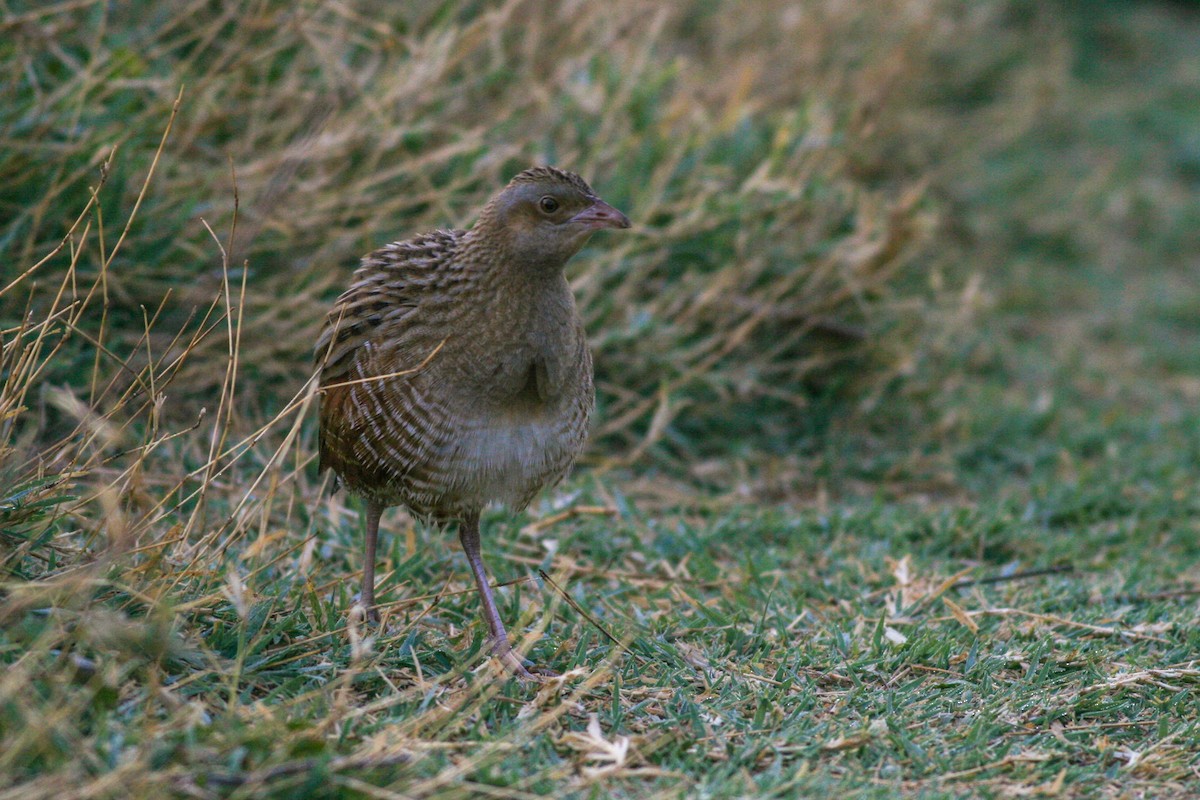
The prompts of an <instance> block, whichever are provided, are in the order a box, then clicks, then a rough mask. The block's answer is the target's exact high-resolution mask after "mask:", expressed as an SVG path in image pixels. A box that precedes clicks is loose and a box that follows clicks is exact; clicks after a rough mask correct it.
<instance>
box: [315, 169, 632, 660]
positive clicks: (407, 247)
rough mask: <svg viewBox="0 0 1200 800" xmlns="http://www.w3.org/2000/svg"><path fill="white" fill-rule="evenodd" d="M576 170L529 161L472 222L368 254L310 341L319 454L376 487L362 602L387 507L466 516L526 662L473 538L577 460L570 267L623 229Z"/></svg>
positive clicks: (500, 634) (577, 342)
mask: <svg viewBox="0 0 1200 800" xmlns="http://www.w3.org/2000/svg"><path fill="white" fill-rule="evenodd" d="M628 227H629V220H628V219H626V217H625V215H624V214H622V213H621V212H619V211H617V210H616V209H614V208H613V207H612V206H610V205H608V204H607V203H605V202H604V201H602V200H600V199H599V198H598V197H597V196H596V194H595V193H594V192H593V191H592V189H591V187H590V186H588V185H587V183H585V182H584V180H583V179H582V178H580V177H579V176H578V175H576V174H574V173H571V172H566V171H564V170H559V169H556V168H554V167H534V168H533V169H528V170H525V171H524V172H522V173H520V174H519V175H517V176H516V177H515V178H513V179H512V181H511V182H510V183H509V184H508V186H507V187H505V189H504V190H503V191H502V192H500V194H498V195H496V196H495V197H494V198H492V200H491V201H490V202H489V203H488V204H487V205H486V206H485V207H484V208H483V210H482V211H481V212H480V214H479V219H478V220H477V221H476V223H475V225H474V226H473V227H472V228H471V229H470V230H469V231H441V230H439V231H433V232H431V233H425V234H421V235H419V236H416V237H414V238H412V239H409V240H407V241H403V242H395V243H393V244H389V245H387V246H385V247H383V248H381V249H379V250H376V251H375V252H373V253H371V254H370V255H368V256H366V257H365V258H364V259H363V263H362V266H361V267H359V269H358V270H357V271H356V272H355V274H354V280H353V282H352V284H351V286H350V288H349V289H347V290H346V292H345V293H344V294H342V296H341V297H340V298H339V299H338V301H337V303H336V304H335V305H334V307H333V310H332V311H330V313H329V316H328V318H327V320H326V323H325V327H324V328H323V330H322V332H321V335H320V337H319V339H318V341H317V345H316V358H317V361H318V364H319V365H320V386H321V400H320V433H319V448H320V469H321V470H325V469H332V470H333V472H334V473H335V474H336V476H337V478H338V479H339V480H340V481H341V483H342V484H344V485H345V486H346V488H347V489H349V490H350V491H351V492H354V493H356V494H359V495H361V496H363V497H364V498H365V499H366V501H367V520H366V547H365V555H364V564H363V586H362V605H363V607H364V608H365V609H366V610H367V614H368V616H369V618H370V619H371V620H373V621H377V620H378V613H377V611H376V609H375V603H374V567H375V545H376V541H377V538H378V529H379V517H380V514H381V513H382V511H383V509H384V508H386V507H388V506H393V505H403V506H406V507H407V508H409V509H410V510H412V511H413V512H414V513H416V514H417V515H419V516H421V517H424V518H426V519H429V520H432V521H434V522H437V523H443V524H444V523H449V522H454V521H457V522H458V524H459V538H460V540H461V541H462V545H463V550H464V552H465V553H466V555H467V560H468V562H469V563H470V565H471V572H472V574H473V576H474V578H475V583H476V586H477V587H478V589H479V594H480V599H481V602H482V604H483V615H484V620H485V622H486V623H487V625H488V631H489V636H490V639H491V644H492V649H493V651H494V652H495V653H496V654H497V655H499V656H501V657H502V658H503V660H504V662H505V663H506V664H507V665H508V666H509V668H510V669H512V670H513V671H514V672H516V673H517V674H518V675H520V676H521V677H531V676H530V673H529V672H528V671H527V670H526V668H525V666H524V665H523V664H521V663H520V661H518V660H517V659H516V658H515V657H514V656H513V654H512V651H511V647H510V645H509V642H508V638H507V635H506V633H505V631H504V625H503V623H502V622H501V620H500V615H499V612H498V611H497V610H496V604H495V600H494V598H493V596H492V591H491V587H490V586H489V584H488V580H487V574H486V572H485V570H484V566H483V561H482V558H481V556H480V552H479V514H480V512H481V511H482V510H483V508H484V507H485V506H486V505H488V504H489V503H492V502H497V501H498V502H501V503H504V504H506V505H507V506H509V507H510V508H513V509H521V508H524V507H525V506H526V505H528V504H529V502H530V501H531V500H532V499H533V498H534V496H535V495H536V494H537V493H538V492H539V491H541V489H543V488H544V487H546V486H549V485H552V484H554V483H556V482H558V481H559V480H560V479H561V478H562V477H563V475H565V474H566V472H567V470H568V469H570V467H571V464H572V463H573V462H574V460H575V457H576V455H578V453H579V451H580V449H581V448H582V447H583V443H584V440H585V439H586V436H587V425H588V418H589V416H590V414H591V410H592V405H593V402H594V391H593V388H592V357H591V353H590V352H589V350H588V346H587V339H586V336H585V334H584V330H583V322H582V320H581V319H580V317H579V312H578V311H577V310H576V308H575V299H574V297H573V296H572V294H571V290H570V287H569V286H568V284H567V281H566V277H565V276H564V275H563V267H564V265H565V264H566V262H567V260H568V259H570V258H571V256H573V255H574V254H575V253H576V252H578V251H579V249H580V248H581V247H582V246H583V244H584V242H585V241H587V239H588V237H589V236H590V235H591V234H592V233H593V232H595V231H596V230H599V229H602V228H628Z"/></svg>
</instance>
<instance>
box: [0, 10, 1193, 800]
mask: <svg viewBox="0 0 1200 800" xmlns="http://www.w3.org/2000/svg"><path fill="white" fill-rule="evenodd" d="M202 7H203V8H204V9H208V6H207V4H200V5H197V6H196V7H195V9H193V10H194V11H199V10H201V8H202ZM228 8H229V9H231V10H228V11H225V12H222V13H216V14H215V16H214V13H215V12H214V13H207V14H193V15H191V16H189V17H186V18H185V17H183V16H180V17H178V18H176V17H174V16H172V15H170V14H168V13H167V12H166V11H165V10H160V7H159V6H157V5H153V4H150V5H147V6H146V7H145V8H144V9H141V10H140V12H139V13H138V14H137V16H136V18H135V17H134V16H131V14H132V12H127V11H125V10H123V9H117V8H109V7H108V6H106V5H104V4H99V3H92V2H80V3H75V4H69V7H64V8H63V9H61V10H45V9H28V10H23V9H12V8H5V9H4V10H3V11H0V14H2V15H3V16H0V25H2V26H3V29H4V30H5V31H6V32H7V33H8V34H10V35H9V36H7V37H0V39H4V42H5V43H4V44H0V55H2V57H3V59H4V60H5V61H6V62H7V63H9V64H12V65H14V66H17V67H20V69H18V70H16V71H14V73H13V74H20V75H23V76H24V77H23V78H22V79H21V80H18V81H15V82H13V83H12V84H10V85H8V86H6V88H5V89H4V90H3V91H4V92H7V93H8V94H7V96H6V97H5V100H6V101H7V102H6V103H5V104H4V106H3V108H4V110H3V111H0V114H2V115H3V117H2V120H0V123H2V126H3V127H2V128H0V131H2V133H0V152H3V153H4V155H5V157H4V158H3V159H0V175H2V176H3V178H4V180H3V181H2V182H0V185H2V186H3V187H4V188H3V189H0V208H2V209H3V210H4V211H3V213H2V214H0V228H2V230H0V237H2V238H0V247H3V249H4V258H5V259H6V261H5V263H6V264H9V265H11V266H10V267H8V268H6V270H5V271H4V272H3V276H4V277H3V280H0V290H2V292H3V293H2V294H0V336H2V341H3V345H4V347H3V350H2V351H0V662H2V663H3V664H4V670H3V673H0V798H20V799H21V800H25V799H26V798H40V797H46V798H49V797H55V798H57V797H64V796H68V797H94V798H107V797H163V796H177V797H200V798H209V797H213V798H217V797H220V798H226V797H228V798H248V797H255V798H258V797H279V798H284V797H339V798H340V797H429V798H435V797H436V798H452V797H468V796H471V797H474V796H492V797H513V798H518V797H529V796H543V795H546V794H553V795H557V796H564V797H639V798H640V797H664V798H666V797H713V798H724V797H746V796H753V797H795V796H801V797H823V796H830V795H832V794H835V793H836V794H837V795H839V796H845V797H856V798H858V797H861V798H871V797H879V798H884V797H889V798H890V797H896V796H903V797H931V798H934V797H966V796H971V797H974V796H981V797H1013V796H1050V797H1055V796H1057V797H1080V798H1084V797H1087V798H1091V797H1111V798H1126V797H1131V798H1132V797H1155V798H1170V797H1179V798H1185V797H1191V796H1194V795H1195V794H1196V792H1197V790H1198V789H1200V786H1198V784H1200V778H1198V777H1197V767H1198V762H1197V757H1196V755H1195V754H1196V752H1197V750H1198V748H1200V741H1198V739H1200V714H1198V713H1197V703H1196V697H1197V685H1198V679H1200V665H1198V663H1197V660H1196V655H1195V654H1196V652H1197V648H1198V646H1200V641H1197V634H1196V627H1195V624H1194V621H1195V616H1196V612H1197V598H1200V546H1198V545H1197V542H1198V541H1200V537H1198V536H1197V533H1200V530H1198V527H1200V490H1198V489H1197V486H1200V483H1198V482H1197V480H1196V472H1197V466H1196V465H1197V463H1198V456H1200V412H1197V410H1196V409H1197V404H1196V400H1197V398H1198V397H1200V388H1198V386H1200V384H1198V382H1197V376H1198V375H1200V363H1198V362H1197V357H1196V353H1198V352H1200V347H1197V335H1198V334H1200V328H1198V327H1197V325H1196V323H1195V314H1194V313H1193V310H1194V309H1195V308H1196V307H1197V305H1198V304H1200V290H1197V289H1196V287H1195V286H1194V285H1193V284H1194V281H1192V280H1191V279H1190V276H1191V273H1192V272H1194V269H1195V267H1196V252H1197V249H1196V246H1195V245H1196V244H1197V243H1196V241H1195V231H1196V230H1197V228H1196V226H1195V224H1194V223H1195V221H1196V219H1197V217H1198V216H1200V206H1198V205H1197V202H1196V200H1195V192H1194V189H1195V176H1196V172H1195V170H1194V164H1193V161H1194V158H1193V156H1194V155H1195V153H1194V152H1193V151H1194V149H1195V147H1194V145H1195V142H1194V141H1192V139H1193V138H1194V135H1193V132H1194V131H1195V130H1196V129H1197V125H1198V123H1200V120H1198V119H1197V113H1198V112H1197V110H1196V109H1200V103H1196V102H1195V100H1196V99H1197V94H1200V87H1198V86H1197V83H1196V79H1195V75H1197V74H1200V72H1197V71H1196V70H1195V69H1193V68H1192V67H1194V66H1195V65H1196V60H1197V57H1198V56H1197V49H1196V48H1195V46H1194V42H1195V41H1196V38H1195V37H1196V34H1197V30H1196V28H1197V25H1200V20H1197V19H1196V17H1195V15H1194V13H1192V12H1191V10H1190V8H1189V7H1187V6H1186V4H1150V3H1146V4H1140V5H1136V6H1133V5H1125V4H1116V3H1106V4H1099V5H1092V4H1078V3H1071V2H1063V3H1061V4H1056V5H1055V7H1054V9H1053V10H1046V9H1044V8H1043V7H1042V6H1041V5H1040V4H1029V3H1025V2H1020V1H1019V0H1009V1H1007V2H999V0H997V1H996V2H987V3H977V4H972V7H971V8H972V9H973V10H972V11H970V13H968V12H967V11H966V6H964V5H961V4H957V3H951V2H943V3H933V4H913V3H905V2H899V0H897V2H895V3H893V4H890V5H888V6H886V7H881V6H880V7H872V8H871V9H865V10H864V9H857V10H856V9H851V8H849V4H843V3H828V4H822V3H817V4H812V5H811V6H806V10H805V13H804V14H800V13H799V12H795V11H794V10H792V11H789V10H788V9H781V8H780V7H778V6H777V5H776V4H773V3H769V2H765V1H764V2H758V3H748V4H745V5H744V6H743V7H741V13H739V14H736V15H734V14H731V13H730V12H728V11H726V10H724V9H723V8H722V7H720V6H719V5H715V4H705V3H695V4H681V6H680V7H679V9H677V10H675V11H672V12H662V13H661V14H660V16H657V17H655V16H651V17H646V16H644V15H641V16H639V12H641V11H643V9H642V8H641V7H640V6H638V5H637V4H635V3H632V2H628V3H626V2H617V3H615V4H613V5H612V7H611V8H607V9H605V10H604V12H603V13H601V12H600V11H597V10H594V9H591V8H590V7H579V8H578V9H575V10H574V12H573V14H574V16H572V15H569V14H564V15H558V14H555V13H545V14H539V15H531V14H530V8H527V7H525V5H524V4H522V3H508V4H502V5H497V6H489V7H487V8H486V9H482V8H479V7H476V6H474V5H472V4H468V3H444V4H429V5H425V6H422V5H419V4H417V5H413V6H411V7H408V8H407V9H406V10H402V11H394V12H391V15H389V14H387V13H384V12H381V11H379V9H374V10H375V11H376V12H378V13H376V14H374V15H370V14H367V13H365V10H362V11H359V10H356V9H350V8H348V7H344V6H336V7H333V6H331V7H326V8H321V9H317V8H315V7H314V8H313V9H302V10H301V11H299V12H295V13H292V12H290V11H288V10H287V9H283V8H281V7H276V6H274V5H271V4H247V5H245V6H237V7H235V6H229V7H228ZM364 9H365V7H364ZM209 10H210V11H211V9H209ZM518 18H525V19H531V20H532V21H531V22H529V23H528V24H526V25H524V26H518V25H517V23H516V20H517V19H518ZM197 20H198V21H197ZM885 20H886V21H887V23H888V24H886V25H885V24H883V22H884V21H885ZM634 23H636V24H634ZM749 43H753V44H752V45H751V44H749ZM797 76H800V77H801V78H802V80H797V79H796V78H797ZM181 85H182V86H183V90H182V96H181V95H180V87H181ZM180 97H182V99H179V100H178V102H177V98H180ZM173 109H174V110H173ZM168 121H169V127H170V129H169V131H168V130H167V128H168ZM382 121H386V124H383V122H382ZM485 123H487V124H485ZM114 144H116V145H118V147H117V149H116V152H115V154H114V153H112V145H114ZM538 157H546V158H553V159H554V160H558V161H562V162H564V163H566V164H568V165H573V166H577V167H579V168H581V169H584V171H586V172H588V173H589V177H592V178H594V179H595V180H594V182H595V184H596V185H597V188H599V189H600V190H601V192H602V193H604V194H605V195H606V197H609V199H611V200H613V201H614V203H616V204H617V205H619V206H620V207H622V208H624V209H625V210H627V211H630V212H631V216H633V217H636V218H637V219H639V221H640V222H641V224H642V226H643V230H642V232H641V235H640V236H638V237H630V240H631V242H632V243H625V244H619V245H617V246H615V248H614V249H613V250H611V251H609V250H607V249H606V248H598V249H596V250H595V251H594V252H590V253H587V254H585V255H584V257H583V259H581V262H580V264H579V265H578V266H577V267H575V268H574V271H573V275H572V277H573V279H574V282H575V285H576V289H577V291H578V293H579V296H580V299H581V305H582V307H583V308H584V309H585V312H586V313H587V315H588V317H589V319H588V324H589V331H591V333H592V335H593V337H594V345H595V348H596V350H597V362H598V365H600V366H599V368H600V370H601V372H600V374H599V379H600V390H601V402H602V406H601V415H600V416H601V419H600V425H601V427H600V428H599V430H598V431H597V435H596V437H595V438H594V442H593V446H592V449H591V451H590V452H589V455H588V459H587V463H586V464H585V465H584V466H583V468H581V469H579V470H577V472H576V474H575V475H574V476H573V477H572V478H571V479H570V480H569V481H568V482H567V483H566V484H564V485H563V486H561V487H559V488H558V489H556V490H554V491H552V492H549V493H547V494H546V495H545V496H544V497H543V498H542V499H541V500H539V501H538V502H537V503H535V505H534V507H532V508H531V509H529V510H528V511H527V512H525V513H523V514H521V515H517V516H512V515H509V514H506V513H502V512H500V511H496V512H494V513H492V514H491V515H490V516H489V517H488V518H487V519H486V520H485V523H484V524H485V546H484V547H485V555H486V557H487V558H488V561H489V564H490V566H491V568H492V571H493V574H494V575H495V577H496V579H497V580H498V581H500V582H502V583H504V584H505V588H503V589H501V590H500V591H499V601H500V603H501V611H502V614H503V615H504V617H505V619H506V620H512V621H516V620H520V623H519V624H515V625H513V626H512V630H513V631H514V632H520V633H522V634H524V633H528V634H529V636H528V637H527V641H526V642H525V646H526V647H528V649H529V655H530V657H531V658H533V659H534V660H535V661H537V662H539V663H543V664H547V665H549V666H552V667H553V668H555V669H556V670H558V671H559V672H561V673H563V678H562V679H561V680H553V681H550V682H548V683H546V684H543V685H541V686H526V685H522V684H520V683H517V682H515V681H511V680H508V679H506V677H505V676H504V675H503V674H500V673H498V672H497V671H496V667H495V666H494V665H493V664H492V663H491V662H490V661H489V659H487V658H486V656H485V653H484V647H483V631H482V626H481V625H480V624H479V622H478V619H477V614H478V602H477V599H476V597H475V595H474V592H473V589H472V587H471V582H470V579H469V577H468V572H467V570H466V569H465V565H464V564H463V563H462V560H461V557H460V556H459V555H458V553H457V548H456V547H455V546H454V545H453V543H452V542H453V536H452V535H450V534H448V533H446V532H441V531H437V530H433V529H429V528H425V527H423V526H419V525H413V524H412V523H411V522H410V521H409V520H408V519H407V518H406V517H405V516H404V514H403V513H402V512H401V511H400V510H393V511H390V512H389V513H388V514H387V515H386V517H385V526H386V527H387V530H388V531H389V532H390V534H391V535H389V536H386V537H385V539H384V542H383V543H382V544H383V548H384V552H383V553H381V557H380V565H379V582H380V600H381V601H382V602H383V603H384V604H385V609H386V615H387V619H386V621H385V624H384V626H383V627H382V629H380V630H369V629H364V628H361V627H359V626H358V625H357V624H356V623H354V622H353V621H352V620H350V619H348V618H347V616H346V613H345V612H346V609H347V608H348V607H349V605H350V603H351V596H352V595H353V593H354V591H355V590H356V588H357V570H358V569H359V567H360V561H359V559H360V552H359V551H360V542H361V539H360V536H361V534H360V525H361V520H360V514H361V511H362V509H361V506H360V505H359V503H358V502H357V501H356V500H355V499H354V498H348V497H346V496H344V495H341V494H339V495H332V496H331V495H329V494H328V493H327V492H326V491H325V488H326V487H325V485H324V484H323V482H322V481H321V480H320V479H319V478H318V477H317V476H316V474H315V469H314V465H313V464H312V457H313V449H314V448H313V446H312V426H311V413H310V405H311V401H312V394H311V387H309V386H308V385H307V384H306V383H305V379H306V378H307V376H308V374H309V369H310V368H309V366H308V356H307V353H306V352H305V350H306V349H307V348H308V344H307V343H308V342H311V340H312V338H313V337H312V336H311V335H310V334H311V333H312V331H311V328H312V327H313V326H314V325H315V324H316V321H317V319H318V316H317V314H318V313H319V309H321V308H323V307H324V305H325V304H326V303H327V302H328V300H329V298H330V296H331V295H332V294H333V293H335V292H336V291H337V288H338V287H339V286H340V284H341V283H342V282H343V281H344V279H345V277H346V274H347V273H348V271H349V269H350V266H351V265H352V263H353V260H354V258H355V257H356V256H357V255H358V254H360V253H361V252H362V251H364V250H366V249H368V248H369V247H371V246H374V245H376V244H378V243H380V242H381V241H386V240H387V239H388V238H394V237H395V236H397V235H399V234H400V233H402V232H404V231H408V230H412V229H416V228H420V227H428V226H432V225H444V224H447V222H452V223H454V224H461V223H463V222H465V221H467V220H469V216H470V213H471V210H472V209H473V208H475V207H477V205H478V202H479V200H480V199H481V198H483V197H484V196H486V195H487V194H488V193H489V192H490V191H491V190H492V189H493V188H494V187H495V185H497V183H498V182H500V181H501V180H502V176H503V175H505V174H506V172H507V171H511V168H512V166H513V165H514V164H518V163H523V162H524V161H528V160H535V159H537V158H538ZM101 164H107V166H106V167H105V168H104V169H103V170H102V171H101V169H100V165H101ZM152 165H153V166H152ZM89 186H90V187H92V188H93V189H94V191H89ZM235 187H236V190H237V195H236V198H237V199H235V195H234V188H235ZM235 211H236V214H235ZM201 220H203V221H201ZM64 236H65V237H66V238H64ZM243 264H245V265H246V266H245V268H243Z"/></svg>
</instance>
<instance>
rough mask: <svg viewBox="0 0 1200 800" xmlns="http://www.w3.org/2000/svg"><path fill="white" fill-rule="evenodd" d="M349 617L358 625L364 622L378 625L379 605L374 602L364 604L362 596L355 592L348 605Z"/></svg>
mask: <svg viewBox="0 0 1200 800" xmlns="http://www.w3.org/2000/svg"><path fill="white" fill-rule="evenodd" d="M350 619H352V620H354V621H355V622H357V623H358V624H360V625H361V624H362V623H363V622H366V623H367V624H368V625H371V626H374V627H379V607H378V606H376V605H375V604H374V603H371V604H369V605H367V604H364V603H363V601H362V596H361V595H357V594H356V595H354V600H353V601H352V603H351V606H350Z"/></svg>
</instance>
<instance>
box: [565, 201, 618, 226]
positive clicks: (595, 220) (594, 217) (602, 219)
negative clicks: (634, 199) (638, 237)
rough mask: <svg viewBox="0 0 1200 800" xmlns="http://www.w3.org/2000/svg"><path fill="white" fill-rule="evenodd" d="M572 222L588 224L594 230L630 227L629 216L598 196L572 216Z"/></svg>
mask: <svg viewBox="0 0 1200 800" xmlns="http://www.w3.org/2000/svg"><path fill="white" fill-rule="evenodd" d="M571 222H578V223H580V224H582V225H586V226H587V227H589V228H591V229H592V230H599V229H601V228H628V227H629V217H627V216H625V215H624V214H622V213H621V212H620V211H617V210H616V209H615V208H613V207H612V206H610V205H609V204H608V203H606V202H604V201H603V200H600V199H598V198H597V200H596V202H594V203H592V204H591V205H590V206H588V207H587V208H585V209H584V210H583V211H580V212H579V213H578V214H576V215H575V216H573V217H571Z"/></svg>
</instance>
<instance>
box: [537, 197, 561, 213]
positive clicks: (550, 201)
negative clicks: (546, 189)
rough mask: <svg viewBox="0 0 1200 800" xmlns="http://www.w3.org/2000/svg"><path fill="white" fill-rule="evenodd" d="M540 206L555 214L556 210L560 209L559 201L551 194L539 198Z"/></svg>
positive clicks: (543, 209)
mask: <svg viewBox="0 0 1200 800" xmlns="http://www.w3.org/2000/svg"><path fill="white" fill-rule="evenodd" d="M538 208H540V209H542V211H544V212H545V213H547V214H553V213H554V212H555V211H558V201H557V200H555V199H554V198H553V197H551V196H550V195H546V196H545V197H543V198H542V199H541V200H538Z"/></svg>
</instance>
